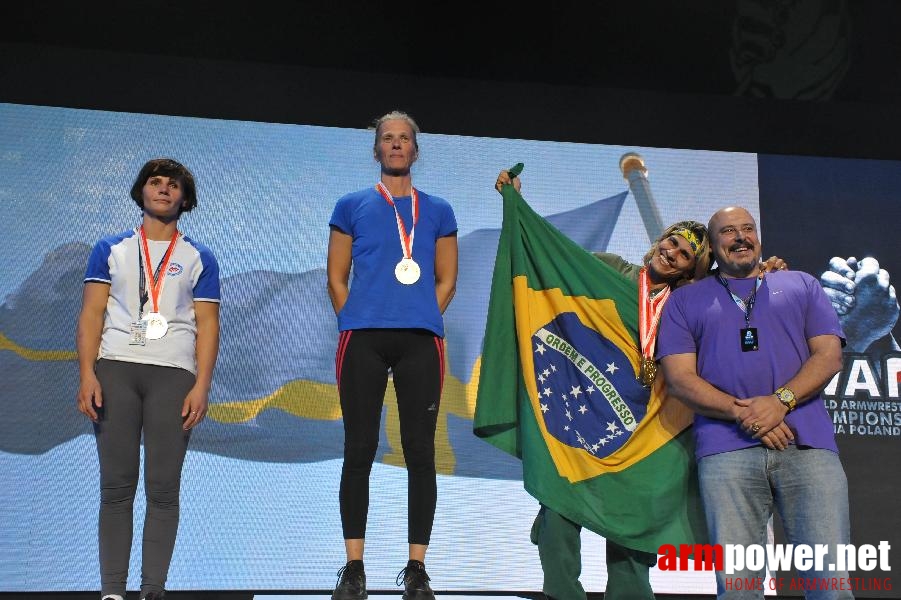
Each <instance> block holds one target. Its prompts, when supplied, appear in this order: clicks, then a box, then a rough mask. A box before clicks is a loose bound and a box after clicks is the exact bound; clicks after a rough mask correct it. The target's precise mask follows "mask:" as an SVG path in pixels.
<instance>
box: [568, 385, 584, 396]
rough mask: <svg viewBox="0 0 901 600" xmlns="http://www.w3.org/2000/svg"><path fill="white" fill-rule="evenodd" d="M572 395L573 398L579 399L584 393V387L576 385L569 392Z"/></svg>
mask: <svg viewBox="0 0 901 600" xmlns="http://www.w3.org/2000/svg"><path fill="white" fill-rule="evenodd" d="M569 393H570V394H572V395H573V398H578V397H579V394H581V393H582V386H579V385H574V386H572V389H571V390H570V391H569Z"/></svg>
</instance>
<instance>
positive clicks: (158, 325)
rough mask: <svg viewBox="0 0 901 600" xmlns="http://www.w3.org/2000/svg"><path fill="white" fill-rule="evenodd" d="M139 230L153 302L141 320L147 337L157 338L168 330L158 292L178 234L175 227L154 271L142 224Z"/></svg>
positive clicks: (164, 277)
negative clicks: (161, 258)
mask: <svg viewBox="0 0 901 600" xmlns="http://www.w3.org/2000/svg"><path fill="white" fill-rule="evenodd" d="M140 231H141V247H142V248H143V250H144V263H143V265H144V274H145V276H146V281H147V288H148V289H147V292H148V295H149V296H150V299H151V301H152V302H153V310H152V311H151V312H149V313H147V314H146V315H144V316H143V317H142V318H141V320H142V321H145V322H146V323H147V339H151V340H157V339H159V338H161V337H163V336H164V335H166V332H167V331H168V330H169V323H168V322H166V319H165V317H163V315H162V314H160V294H161V293H162V291H163V282H164V281H165V280H166V271H167V270H168V269H169V260H170V259H171V258H172V251H173V250H175V245H176V244H177V243H178V236H179V235H180V234H179V232H178V230H177V229H176V230H175V233H174V234H172V239H171V240H170V241H169V247H168V248H166V253H165V254H164V255H163V260H161V261H160V264H159V266H157V268H156V272H155V273H154V271H153V263H151V262H150V246H149V245H148V244H147V234H146V232H145V231H144V226H143V225H142V226H141V230H140Z"/></svg>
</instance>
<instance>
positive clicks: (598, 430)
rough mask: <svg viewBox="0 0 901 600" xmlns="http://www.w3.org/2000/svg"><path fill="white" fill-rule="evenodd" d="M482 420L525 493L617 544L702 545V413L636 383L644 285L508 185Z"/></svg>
mask: <svg viewBox="0 0 901 600" xmlns="http://www.w3.org/2000/svg"><path fill="white" fill-rule="evenodd" d="M502 195H503V197H504V222H503V228H502V230H501V236H500V240H499V243H498V250H497V259H496V261H495V266H494V276H493V279H492V283H491V298H490V301H489V307H488V324H487V328H486V331H485V338H484V339H485V341H484V346H483V350H482V363H481V371H480V376H479V385H478V394H477V399H476V408H475V418H474V421H473V429H474V432H475V434H476V435H477V436H479V437H481V438H484V439H485V440H486V441H488V442H490V443H491V444H493V445H494V446H496V447H498V448H500V449H501V450H503V451H505V452H508V453H510V454H512V455H514V456H517V457H519V458H520V459H521V460H522V465H523V483H524V486H525V489H526V491H528V492H529V494H531V495H532V496H534V497H535V498H536V499H537V500H539V501H540V502H541V503H542V504H544V505H546V506H548V507H549V508H551V509H552V510H554V511H555V512H557V513H559V514H561V515H563V516H565V517H566V518H568V519H570V520H571V521H573V522H575V523H579V524H581V525H582V526H583V527H586V528H588V529H590V530H591V531H594V532H596V533H598V534H600V535H602V536H604V537H605V538H608V539H610V540H612V541H614V542H616V543H618V544H620V545H623V546H626V547H628V548H633V549H636V550H642V551H645V552H650V553H656V552H657V551H658V549H659V547H660V546H661V545H663V544H683V543H684V544H695V543H706V537H707V535H706V530H705V526H704V518H703V512H702V509H701V503H700V499H699V496H698V490H697V476H696V471H695V462H694V452H693V448H694V440H693V438H692V429H691V427H690V425H691V421H692V413H691V411H689V410H688V409H687V408H686V407H685V406H684V405H682V404H681V403H680V402H678V401H677V400H676V399H674V398H669V397H667V396H666V394H665V386H664V384H663V381H662V377H661V376H660V375H659V374H658V377H657V380H656V382H655V384H654V386H653V388H652V389H647V388H645V387H643V386H642V385H641V383H640V382H639V381H638V380H637V374H638V369H639V359H640V357H641V354H640V351H639V344H638V286H637V284H636V283H635V282H634V281H631V280H630V279H628V278H627V277H625V276H623V275H622V274H620V273H618V272H617V271H616V270H615V269H613V268H611V267H609V266H607V265H606V264H604V263H602V262H601V261H600V260H598V259H597V258H596V257H595V256H593V255H592V254H591V253H590V252H587V251H586V250H584V249H583V248H582V247H580V246H579V245H577V244H576V243H574V242H573V241H571V240H570V239H568V238H567V237H566V236H565V235H563V234H562V233H561V232H560V231H559V230H557V229H556V228H555V227H554V226H553V225H551V224H550V223H548V222H547V221H546V220H545V219H543V218H542V217H541V216H540V215H538V214H537V213H535V212H534V211H533V210H532V209H531V208H530V207H529V206H528V204H526V202H525V200H523V198H522V196H520V195H519V194H518V193H517V192H516V191H515V190H514V189H513V186H510V185H507V186H504V189H503V191H502Z"/></svg>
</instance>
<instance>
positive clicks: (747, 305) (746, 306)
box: [716, 272, 763, 328]
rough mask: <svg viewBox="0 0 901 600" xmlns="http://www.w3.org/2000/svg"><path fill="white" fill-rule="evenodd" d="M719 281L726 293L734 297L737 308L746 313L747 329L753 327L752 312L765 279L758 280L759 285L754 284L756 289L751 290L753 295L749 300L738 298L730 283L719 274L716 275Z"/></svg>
mask: <svg viewBox="0 0 901 600" xmlns="http://www.w3.org/2000/svg"><path fill="white" fill-rule="evenodd" d="M716 278H717V280H718V281H719V282H720V283H721V284H723V287H724V288H726V291H727V292H729V295H730V296H732V301H733V302H735V306H737V307H738V308H739V310H741V311H742V312H743V313H745V327H748V328H750V327H751V311H752V310H754V303H755V302H756V301H757V290H759V289H760V285H761V284H762V283H763V277H758V278H757V283H755V284H754V289H753V290H751V295H750V296H748V299H747V300H742V299H741V297H739V296H736V295H735V292H733V291H732V290H731V289H730V288H729V282H728V281H726V278H725V277H723V276H722V275H720V274H719V272H717V274H716Z"/></svg>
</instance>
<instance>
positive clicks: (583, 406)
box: [579, 404, 588, 415]
mask: <svg viewBox="0 0 901 600" xmlns="http://www.w3.org/2000/svg"><path fill="white" fill-rule="evenodd" d="M579 412H580V413H582V414H583V415H584V414H585V413H587V412H588V408H586V407H585V405H584V404H583V405H582V406H580V407H579Z"/></svg>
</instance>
